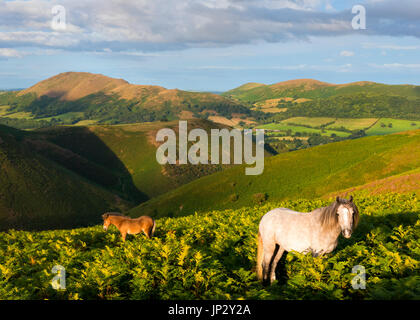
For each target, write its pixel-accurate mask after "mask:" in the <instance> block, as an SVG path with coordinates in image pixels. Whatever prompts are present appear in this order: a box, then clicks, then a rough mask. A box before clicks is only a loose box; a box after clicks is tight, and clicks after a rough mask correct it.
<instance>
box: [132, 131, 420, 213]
mask: <svg viewBox="0 0 420 320" xmlns="http://www.w3.org/2000/svg"><path fill="white" fill-rule="evenodd" d="M419 166H420V130H416V131H409V132H404V133H400V134H392V135H386V136H372V137H366V138H361V139H356V140H347V141H342V142H337V143H330V144H327V145H322V146H318V147H313V148H309V149H305V150H299V151H295V152H290V153H285V154H280V155H277V156H273V157H270V158H267V159H265V169H264V173H263V174H261V175H259V176H246V175H245V174H244V167H243V166H238V167H234V168H232V169H229V170H226V171H224V172H223V173H215V174H212V175H210V176H206V177H203V178H200V179H198V180H195V181H193V182H191V183H189V184H186V185H184V186H182V187H180V188H178V189H175V190H173V191H170V192H168V193H166V194H164V195H162V196H159V197H157V198H154V199H151V200H149V201H147V202H145V203H143V204H141V205H140V206H138V207H136V208H133V209H131V210H130V211H129V212H128V213H129V214H130V215H131V216H138V215H140V214H152V215H154V216H166V215H170V216H172V215H173V216H177V215H189V214H193V213H194V212H195V211H206V210H213V209H224V208H239V207H242V206H249V205H255V204H257V203H260V202H264V201H265V200H268V201H277V200H285V199H298V198H318V197H321V196H323V195H325V194H330V193H331V192H334V191H337V190H343V189H347V188H350V187H355V186H359V185H364V184H366V183H369V182H373V181H376V180H378V179H384V178H386V177H390V176H395V175H397V174H401V173H404V172H408V171H410V170H414V169H417V168H418V167H419Z"/></svg>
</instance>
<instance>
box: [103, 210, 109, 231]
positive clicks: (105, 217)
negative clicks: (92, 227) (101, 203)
mask: <svg viewBox="0 0 420 320" xmlns="http://www.w3.org/2000/svg"><path fill="white" fill-rule="evenodd" d="M102 219H103V220H104V230H105V231H106V230H108V227H109V225H110V223H111V220H110V219H109V213H104V214H103V215H102Z"/></svg>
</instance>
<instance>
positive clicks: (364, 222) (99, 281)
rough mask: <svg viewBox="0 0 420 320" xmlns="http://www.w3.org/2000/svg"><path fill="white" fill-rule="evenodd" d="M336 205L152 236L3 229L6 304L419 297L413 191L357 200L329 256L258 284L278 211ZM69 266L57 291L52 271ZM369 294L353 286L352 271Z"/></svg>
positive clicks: (298, 257)
mask: <svg viewBox="0 0 420 320" xmlns="http://www.w3.org/2000/svg"><path fill="white" fill-rule="evenodd" d="M331 201H332V200H331V199H330V200H322V201H321V200H304V199H300V200H298V201H290V200H289V201H282V202H274V203H267V204H265V205H259V206H255V207H254V206H252V207H249V208H241V209H236V210H225V211H209V212H206V213H204V214H201V215H194V216H188V217H180V218H160V219H157V221H156V233H155V237H154V238H152V239H151V240H149V239H146V238H145V237H144V236H143V235H138V236H129V237H128V238H127V241H126V242H125V243H123V242H122V241H121V236H120V234H119V233H118V231H117V230H116V229H115V227H111V228H110V229H109V230H108V232H105V231H104V230H103V229H102V226H101V225H97V226H94V227H90V228H82V229H73V230H55V231H43V232H24V231H14V230H11V231H9V232H3V233H0V299H72V300H73V299H74V300H76V299H232V300H235V299H317V300H319V299H333V300H338V299H340V300H342V299H343V300H348V299H354V300H360V299H369V300H372V299H378V300H383V299H414V300H418V299H419V298H420V288H419V283H420V281H419V280H420V275H419V260H420V256H419V252H420V220H419V215H420V206H419V204H420V202H419V201H418V196H416V195H415V194H407V195H398V194H387V195H379V196H363V197H360V196H356V197H355V203H356V204H357V206H358V208H359V210H360V213H361V218H360V223H359V226H358V228H357V229H356V230H355V232H354V233H353V235H352V237H351V238H350V239H344V238H343V237H341V236H340V237H339V242H338V247H337V248H336V249H335V250H334V251H333V252H332V253H330V254H328V255H327V256H324V257H318V258H314V257H312V256H311V255H303V254H298V253H293V252H289V253H288V254H287V256H286V258H285V260H284V263H281V268H282V269H281V270H280V281H279V282H275V283H274V284H273V285H272V286H268V287H264V286H262V284H261V283H260V282H259V281H258V280H257V277H256V274H255V271H254V267H255V263H256V250H257V245H256V236H257V230H258V223H259V221H260V219H261V217H262V216H263V215H264V214H265V213H266V212H268V211H269V210H271V209H273V208H276V207H289V208H292V209H295V210H299V211H310V210H313V209H315V208H318V207H321V206H325V205H328V204H329V203H330V202H331ZM55 265H61V266H63V267H64V268H65V270H66V290H54V289H52V287H51V279H53V277H54V275H55V274H53V273H52V272H51V269H52V268H53V267H54V266H55ZM355 265H362V266H364V267H365V269H366V274H367V277H366V289H364V290H355V289H353V288H352V279H353V277H354V276H355V274H354V273H353V271H352V268H353V267H354V266H355Z"/></svg>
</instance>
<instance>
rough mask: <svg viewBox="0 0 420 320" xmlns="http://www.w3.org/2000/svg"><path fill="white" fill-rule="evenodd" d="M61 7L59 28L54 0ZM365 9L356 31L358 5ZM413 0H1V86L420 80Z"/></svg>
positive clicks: (418, 19)
mask: <svg viewBox="0 0 420 320" xmlns="http://www.w3.org/2000/svg"><path fill="white" fill-rule="evenodd" d="M57 4H60V5H62V6H63V8H64V9H65V12H66V15H65V20H66V21H65V22H66V24H65V29H63V30H54V29H52V28H51V21H52V19H53V16H54V15H55V14H53V13H52V11H51V10H52V8H53V7H54V6H55V5H57ZM356 4H362V5H363V6H364V7H365V8H366V29H365V30H354V29H353V28H352V27H351V21H352V19H353V17H354V14H352V12H351V9H352V7H353V5H356ZM419 50H420V1H417V0H400V1H390V0H365V1H333V0H330V1H328V0H143V1H134V0H112V1H99V0H90V1H81V0H72V1H68V0H63V1H59V2H57V1H48V0H29V1H0V88H24V87H28V86H31V85H33V84H35V83H36V82H38V81H40V80H43V79H45V78H48V77H50V76H53V75H55V74H58V73H60V72H66V71H87V72H93V73H102V74H104V75H107V76H111V77H116V78H123V79H125V80H127V81H129V82H131V83H135V84H154V85H161V86H164V87H167V88H180V89H185V90H210V91H224V90H228V89H231V88H234V87H236V86H239V85H241V84H244V83H246V82H261V83H267V84H269V83H275V82H279V81H284V80H289V79H296V78H314V79H318V80H321V81H327V82H332V83H346V82H352V81H362V80H369V81H376V82H383V83H392V84H397V83H411V84H418V85H420V77H419V76H418V75H419V74H420V51H419Z"/></svg>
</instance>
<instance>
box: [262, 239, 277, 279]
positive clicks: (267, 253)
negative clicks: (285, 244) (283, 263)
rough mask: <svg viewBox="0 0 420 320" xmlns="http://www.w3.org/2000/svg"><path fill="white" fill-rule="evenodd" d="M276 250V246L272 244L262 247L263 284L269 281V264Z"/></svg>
mask: <svg viewBox="0 0 420 320" xmlns="http://www.w3.org/2000/svg"><path fill="white" fill-rule="evenodd" d="M275 249H276V245H275V244H274V243H273V244H271V245H266V246H264V249H263V250H264V255H263V261H262V269H263V282H267V281H269V276H270V264H271V261H272V259H273V254H274V250H275Z"/></svg>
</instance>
